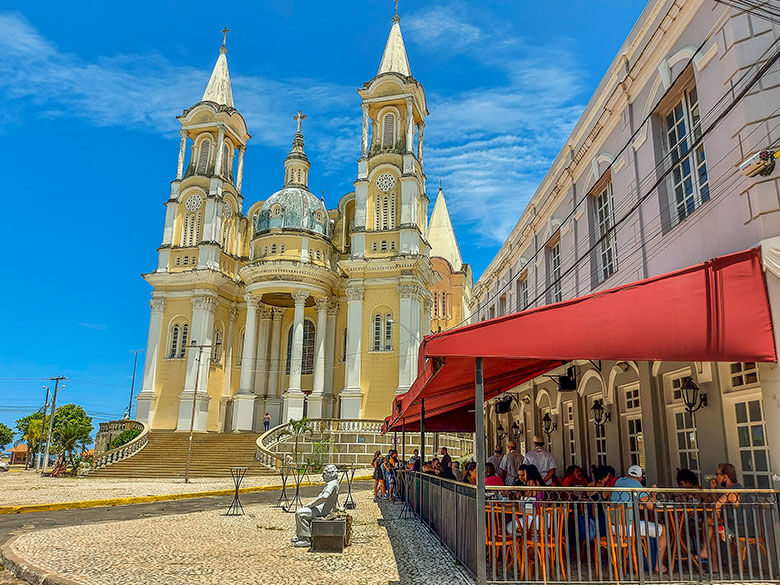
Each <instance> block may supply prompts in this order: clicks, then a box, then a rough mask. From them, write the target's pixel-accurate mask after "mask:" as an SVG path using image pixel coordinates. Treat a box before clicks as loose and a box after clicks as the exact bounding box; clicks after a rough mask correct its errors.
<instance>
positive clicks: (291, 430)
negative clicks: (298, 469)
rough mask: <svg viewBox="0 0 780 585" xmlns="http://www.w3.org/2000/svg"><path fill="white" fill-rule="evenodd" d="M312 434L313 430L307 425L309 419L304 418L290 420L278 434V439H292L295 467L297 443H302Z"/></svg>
mask: <svg viewBox="0 0 780 585" xmlns="http://www.w3.org/2000/svg"><path fill="white" fill-rule="evenodd" d="M313 432H314V430H313V429H312V428H311V424H309V419H308V418H306V417H305V416H304V417H303V418H302V419H300V420H293V419H290V422H289V423H287V428H286V429H285V430H283V431H282V432H281V433H279V436H280V437H284V436H288V437H292V438H293V441H294V442H295V443H294V447H293V456H294V458H295V461H294V463H295V465H298V442H299V441H303V440H304V439H305V438H306V436H309V437H311V435H312V433H313Z"/></svg>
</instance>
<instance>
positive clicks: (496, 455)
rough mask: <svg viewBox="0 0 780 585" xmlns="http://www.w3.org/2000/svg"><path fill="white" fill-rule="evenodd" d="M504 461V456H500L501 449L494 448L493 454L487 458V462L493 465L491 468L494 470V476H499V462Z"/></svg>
mask: <svg viewBox="0 0 780 585" xmlns="http://www.w3.org/2000/svg"><path fill="white" fill-rule="evenodd" d="M503 459H504V456H503V454H502V450H501V447H496V448H495V450H494V451H493V454H492V455H491V456H490V457H488V461H489V462H490V463H492V464H493V467H494V468H495V470H496V475H500V474H501V461H502V460H503Z"/></svg>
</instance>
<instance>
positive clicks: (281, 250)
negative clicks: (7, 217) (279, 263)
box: [279, 244, 284, 254]
mask: <svg viewBox="0 0 780 585" xmlns="http://www.w3.org/2000/svg"><path fill="white" fill-rule="evenodd" d="M280 248H281V249H280V250H279V251H280V252H281V253H282V254H284V244H282V245H281V246H280Z"/></svg>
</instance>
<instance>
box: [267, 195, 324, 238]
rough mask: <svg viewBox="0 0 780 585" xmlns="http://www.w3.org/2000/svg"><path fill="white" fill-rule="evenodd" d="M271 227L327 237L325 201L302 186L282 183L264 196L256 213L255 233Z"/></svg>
mask: <svg viewBox="0 0 780 585" xmlns="http://www.w3.org/2000/svg"><path fill="white" fill-rule="evenodd" d="M272 228H281V229H291V230H305V231H308V232H314V233H317V234H321V235H323V236H325V237H326V238H328V237H330V235H331V229H330V219H329V218H328V210H327V208H326V207H325V203H324V202H323V201H322V200H320V199H318V198H317V196H316V195H314V193H311V192H310V191H308V190H307V189H305V188H303V187H292V186H287V187H284V188H283V189H282V190H281V191H277V192H276V193H274V194H273V195H271V196H270V197H269V198H268V199H266V200H265V202H264V203H263V206H262V207H261V208H260V213H258V215H257V224H256V225H255V233H256V234H257V233H261V232H264V231H266V230H270V229H272Z"/></svg>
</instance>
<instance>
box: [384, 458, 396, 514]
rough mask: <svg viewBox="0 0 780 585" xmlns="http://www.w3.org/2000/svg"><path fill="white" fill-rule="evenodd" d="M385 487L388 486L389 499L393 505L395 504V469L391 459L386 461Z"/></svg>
mask: <svg viewBox="0 0 780 585" xmlns="http://www.w3.org/2000/svg"><path fill="white" fill-rule="evenodd" d="M384 467H385V486H387V497H388V498H389V499H390V503H391V504H395V500H394V499H393V493H394V492H395V468H394V467H393V463H392V461H391V460H390V458H389V457H388V458H386V459H385V463H384Z"/></svg>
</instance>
